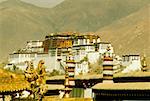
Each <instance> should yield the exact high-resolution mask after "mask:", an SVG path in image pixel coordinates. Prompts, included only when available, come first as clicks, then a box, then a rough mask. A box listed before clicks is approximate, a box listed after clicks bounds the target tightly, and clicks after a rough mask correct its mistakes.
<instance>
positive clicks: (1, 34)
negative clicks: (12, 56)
mask: <svg viewBox="0 0 150 101" xmlns="http://www.w3.org/2000/svg"><path fill="white" fill-rule="evenodd" d="M47 12H48V11H47V9H43V8H39V7H36V6H33V5H30V4H27V3H24V2H21V1H19V0H8V1H5V2H2V3H0V56H6V55H7V54H8V53H10V52H12V51H14V50H16V49H18V48H21V47H22V46H23V45H24V44H25V42H26V41H27V40H34V39H43V38H44V36H45V35H46V34H47V33H48V32H50V31H53V29H54V28H53V22H52V21H51V17H49V16H48V15H47ZM43 34H45V35H43ZM41 37H42V38H41Z"/></svg>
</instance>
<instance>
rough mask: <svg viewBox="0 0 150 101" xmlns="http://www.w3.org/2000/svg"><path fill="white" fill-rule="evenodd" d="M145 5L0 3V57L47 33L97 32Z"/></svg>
mask: <svg viewBox="0 0 150 101" xmlns="http://www.w3.org/2000/svg"><path fill="white" fill-rule="evenodd" d="M148 3H150V0H123V1H122V0H65V1H64V2H62V3H61V4H59V5H57V6H56V7H54V8H52V9H47V8H41V7H37V6H34V5H32V4H28V3H25V2H22V1H20V0H8V1H5V2H2V3H0V57H1V59H2V58H3V57H5V56H7V55H8V54H9V53H11V52H12V51H14V50H17V49H19V48H22V47H23V46H24V44H25V42H26V41H27V40H37V39H39V40H40V39H44V36H45V35H47V34H48V33H51V32H64V31H76V32H92V31H93V32H97V30H99V29H101V28H103V27H106V26H109V25H110V24H113V23H115V21H119V20H120V19H121V18H124V17H126V16H128V15H130V14H132V13H134V12H137V11H138V10H139V9H141V8H142V7H144V6H145V5H147V4H148ZM118 38H119V37H118ZM106 39H107V38H106ZM108 40H109V39H108ZM113 43H114V42H113ZM119 49H120V48H119ZM133 49H134V47H133ZM121 51H122V50H121Z"/></svg>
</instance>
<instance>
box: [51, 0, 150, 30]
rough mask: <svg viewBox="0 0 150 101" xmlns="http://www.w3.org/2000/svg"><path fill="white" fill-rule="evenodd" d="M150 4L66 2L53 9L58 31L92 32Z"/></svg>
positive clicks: (118, 0) (112, 0) (95, 0)
mask: <svg viewBox="0 0 150 101" xmlns="http://www.w3.org/2000/svg"><path fill="white" fill-rule="evenodd" d="M147 3H150V0H65V2H62V3H61V4H59V5H57V6H56V7H54V8H53V9H52V12H51V13H53V14H51V15H53V16H52V17H53V18H54V20H55V21H56V28H57V30H58V31H70V30H71V31H72V30H73V31H79V32H89V31H90V32H91V31H97V30H98V29H99V28H101V27H104V26H107V25H109V24H111V23H112V22H113V21H115V20H118V19H120V18H123V17H125V16H127V15H129V14H131V13H133V12H135V11H137V10H139V9H140V8H141V7H143V6H144V5H145V4H147Z"/></svg>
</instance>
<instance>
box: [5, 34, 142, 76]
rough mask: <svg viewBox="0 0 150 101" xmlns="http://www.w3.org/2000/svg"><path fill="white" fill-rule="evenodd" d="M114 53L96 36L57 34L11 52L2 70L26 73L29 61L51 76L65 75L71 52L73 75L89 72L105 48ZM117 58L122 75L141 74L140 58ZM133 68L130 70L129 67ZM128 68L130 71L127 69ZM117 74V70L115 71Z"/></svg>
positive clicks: (135, 56) (128, 56)
mask: <svg viewBox="0 0 150 101" xmlns="http://www.w3.org/2000/svg"><path fill="white" fill-rule="evenodd" d="M108 46H109V47H110V49H111V53H114V51H113V47H112V45H111V43H110V42H102V41H101V39H100V37H99V36H98V35H95V34H93V33H90V34H89V33H88V34H87V33H85V34H82V33H80V34H79V33H69V32H66V33H57V34H50V35H47V36H46V37H45V39H44V41H39V40H36V41H31V40H30V41H28V42H27V44H26V46H25V48H23V49H20V50H18V51H15V52H13V53H12V54H10V55H9V64H8V65H6V67H5V68H7V69H8V68H9V69H13V67H14V65H15V66H16V67H18V68H19V69H21V70H25V69H26V63H25V62H26V61H32V62H33V63H34V66H35V67H37V66H36V65H37V64H38V62H39V60H44V61H45V66H46V67H47V68H46V70H47V71H49V72H52V71H53V70H54V69H55V70H59V71H60V72H64V66H65V65H66V62H65V61H66V55H67V51H68V50H72V52H73V55H74V60H75V63H76V64H75V75H79V74H80V73H82V74H86V73H88V72H89V64H95V63H96V62H97V61H99V60H100V59H101V57H102V55H103V53H104V52H106V49H107V47H108ZM115 57H116V62H115V64H116V67H115V66H114V68H116V69H117V65H118V64H119V65H123V66H127V68H126V70H124V71H123V72H129V71H132V70H140V69H141V63H140V56H139V55H134V54H133V55H124V56H123V57H122V58H119V56H118V57H117V56H115ZM136 64H138V65H137V66H134V67H135V68H130V67H132V65H136ZM128 68H129V69H128ZM116 72H117V70H116Z"/></svg>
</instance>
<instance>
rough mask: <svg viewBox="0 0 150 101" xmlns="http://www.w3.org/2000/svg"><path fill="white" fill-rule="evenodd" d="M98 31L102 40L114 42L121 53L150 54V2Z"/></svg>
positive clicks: (117, 50)
mask: <svg viewBox="0 0 150 101" xmlns="http://www.w3.org/2000/svg"><path fill="white" fill-rule="evenodd" d="M97 33H98V34H99V35H100V36H101V37H102V40H107V41H110V42H112V44H113V46H114V47H115V50H116V52H117V53H119V54H141V55H143V54H146V55H147V56H150V46H149V45H150V4H149V5H147V6H146V7H144V8H142V9H140V10H139V11H137V12H134V13H132V14H130V15H128V16H127V17H125V18H122V19H120V20H118V21H116V22H114V23H112V24H110V25H109V26H106V27H104V28H100V29H99V30H98V31H97Z"/></svg>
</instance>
